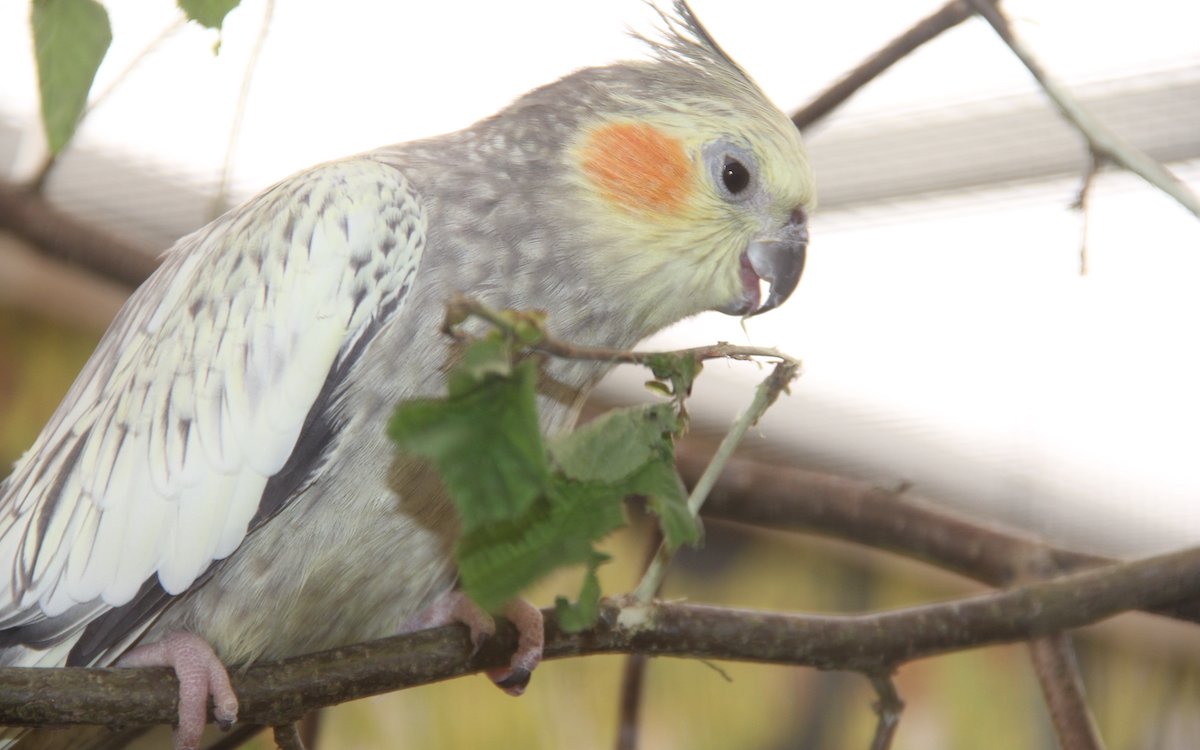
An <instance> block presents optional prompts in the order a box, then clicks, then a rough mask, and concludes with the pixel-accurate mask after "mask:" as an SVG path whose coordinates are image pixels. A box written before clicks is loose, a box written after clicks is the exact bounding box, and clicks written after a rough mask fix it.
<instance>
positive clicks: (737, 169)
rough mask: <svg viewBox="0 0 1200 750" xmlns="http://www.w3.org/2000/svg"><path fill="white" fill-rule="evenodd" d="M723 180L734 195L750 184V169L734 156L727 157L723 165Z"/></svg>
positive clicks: (726, 187)
mask: <svg viewBox="0 0 1200 750" xmlns="http://www.w3.org/2000/svg"><path fill="white" fill-rule="evenodd" d="M721 182H723V183H724V184H725V189H726V190H728V191H729V192H730V194H732V195H737V194H738V193H740V192H742V191H743V190H745V189H746V187H747V186H749V185H750V170H749V169H746V165H745V164H742V163H741V162H740V161H738V160H737V159H734V158H733V157H732V156H727V157H725V165H724V166H723V167H721Z"/></svg>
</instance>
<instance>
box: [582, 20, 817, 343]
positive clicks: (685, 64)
mask: <svg viewBox="0 0 1200 750" xmlns="http://www.w3.org/2000/svg"><path fill="white" fill-rule="evenodd" d="M663 18H664V20H665V22H666V29H665V30H664V31H665V33H664V34H663V39H661V40H654V41H650V42H649V43H650V45H651V47H652V49H653V50H654V51H655V53H656V57H657V59H656V60H653V61H649V62H645V63H626V64H622V65H618V66H613V67H610V68H602V69H597V71H596V73H595V74H594V75H593V77H592V79H591V80H590V81H589V82H588V85H589V86H590V87H591V88H592V90H593V91H600V92H603V96H602V99H603V101H604V105H602V106H597V107H595V108H593V109H592V110H590V112H591V114H590V115H589V116H587V117H585V118H583V119H582V122H581V126H580V127H579V128H578V130H577V133H576V136H575V138H574V141H573V143H572V145H571V147H570V149H569V157H568V159H569V161H570V163H571V172H572V174H573V180H572V181H573V182H574V183H575V186H576V188H577V189H578V190H579V191H580V194H581V195H582V199H583V205H584V206H585V207H584V208H583V209H582V210H583V211H584V212H586V214H587V216H588V219H587V221H586V226H588V227H589V231H590V232H594V233H595V238H596V241H597V242H598V243H599V244H601V245H602V246H603V247H605V248H606V250H607V251H606V252H605V253H604V256H605V257H604V258H603V261H602V262H604V263H605V264H606V265H607V267H608V269H609V271H608V272H609V273H615V274H617V275H618V276H619V277H620V278H619V279H618V283H623V284H625V285H626V286H625V288H626V290H627V292H626V293H632V294H635V295H641V296H642V299H639V300H638V303H635V304H636V306H637V307H638V308H640V309H642V310H647V311H649V310H654V313H653V314H654V315H655V317H658V316H660V315H661V316H663V317H664V320H663V321H661V322H663V323H666V322H670V321H671V320H677V319H679V318H683V317H686V316H688V315H691V314H695V313H697V312H700V311H702V310H709V309H712V310H719V311H721V312H725V313H729V314H732V315H742V316H749V315H756V314H758V313H761V312H766V311H767V310H770V309H773V308H775V307H777V306H779V305H780V304H782V303H783V301H784V300H786V299H787V298H788V296H789V295H790V294H791V293H792V291H793V290H794V289H795V288H796V284H797V283H798V281H799V279H800V273H801V271H802V270H803V267H804V259H805V250H806V247H807V244H808V226H807V218H808V212H809V211H810V210H811V208H812V207H813V204H814V201H815V191H814V184H813V175H812V171H811V169H810V167H809V164H808V159H807V156H806V154H805V151H804V147H803V145H802V144H801V141H800V134H799V132H798V131H797V129H796V127H795V126H794V125H793V124H792V122H791V121H790V120H789V119H788V118H787V117H786V116H785V115H784V114H783V113H782V112H780V111H779V110H778V109H777V108H776V107H775V106H773V105H772V104H771V103H770V102H769V101H768V100H767V99H766V97H765V96H764V95H763V93H762V92H761V91H760V90H759V89H758V87H757V86H756V85H755V84H754V83H753V82H752V81H751V80H750V79H749V77H748V76H747V75H746V74H745V73H744V72H743V71H742V70H741V68H739V67H738V66H737V65H736V64H735V63H733V61H732V60H730V59H729V57H728V56H726V55H725V53H724V52H723V51H721V49H720V47H718V46H717V45H716V43H715V42H714V41H713V40H712V38H711V37H710V36H709V35H708V33H707V32H706V31H705V30H704V28H703V27H702V26H701V25H700V24H699V22H698V21H697V20H696V19H695V17H694V16H693V15H692V13H691V11H690V10H689V9H688V8H687V6H686V4H684V3H676V5H675V13H674V14H665V13H664V14H663ZM613 253H616V254H617V255H618V256H619V257H616V258H614V257H613ZM764 283H765V285H769V290H767V289H764ZM648 314H649V313H648ZM658 322H659V321H654V322H653V323H658Z"/></svg>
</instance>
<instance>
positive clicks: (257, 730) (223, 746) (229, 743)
mask: <svg viewBox="0 0 1200 750" xmlns="http://www.w3.org/2000/svg"><path fill="white" fill-rule="evenodd" d="M264 729H266V727H264V726H260V725H258V724H239V725H238V726H236V727H234V728H233V729H231V730H229V732H228V733H227V734H225V735H224V736H222V737H221V739H219V740H217V741H216V742H214V743H212V744H211V745H209V746H208V747H207V748H205V750H237V748H239V747H241V746H242V745H245V744H246V743H247V742H249V741H250V740H252V739H254V738H255V737H257V736H258V735H259V734H261V733H262V731H263V730H264Z"/></svg>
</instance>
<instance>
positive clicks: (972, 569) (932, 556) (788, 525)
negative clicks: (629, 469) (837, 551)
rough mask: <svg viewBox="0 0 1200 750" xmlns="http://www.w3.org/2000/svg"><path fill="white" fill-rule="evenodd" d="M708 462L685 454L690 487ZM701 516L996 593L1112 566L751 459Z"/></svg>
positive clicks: (1192, 606) (852, 484) (1178, 604)
mask: <svg viewBox="0 0 1200 750" xmlns="http://www.w3.org/2000/svg"><path fill="white" fill-rule="evenodd" d="M706 454H707V451H705V450H703V449H700V448H698V447H697V446H696V445H695V443H689V442H687V441H685V442H684V443H683V444H682V445H681V446H680V450H679V451H678V453H677V464H678V466H679V470H680V473H681V474H682V475H683V478H684V480H685V481H687V482H692V481H694V480H695V478H696V477H698V476H699V474H700V472H701V471H703V470H704V466H706V465H707V457H706ZM751 498H752V499H751ZM702 515H704V516H705V517H707V518H719V519H722V520H726V521H736V522H739V523H747V524H752V525H755V526H761V527H764V528H770V529H782V530H789V531H799V532H806V533H812V534H819V535H821V536H828V537H833V538H836V539H842V540H844V541H848V542H855V543H858V544H863V545H867V546H870V547H874V548H876V549H882V550H886V551H889V552H894V553H896V554H899V555H904V556H905V557H911V558H915V559H917V560H921V561H923V562H927V563H929V564H931V565H935V566H937V567H939V568H942V569H944V570H949V571H951V572H954V573H958V574H959V575H962V576H966V577H967V578H972V579H975V580H977V581H981V582H983V583H987V584H990V585H992V586H997V587H1003V586H1008V585H1010V584H1012V583H1013V582H1014V581H1016V580H1017V579H1019V578H1021V577H1022V576H1024V575H1027V574H1028V571H1029V570H1031V569H1037V570H1041V571H1044V575H1052V574H1055V573H1063V572H1069V571H1077V570H1082V569H1086V568H1092V567H1095V566H1099V565H1105V564H1109V563H1112V562H1114V561H1113V560H1111V559H1110V558H1105V557H1101V556H1099V555H1089V554H1084V553H1081V552H1072V551H1070V550H1066V549H1062V548H1060V547H1054V546H1052V545H1049V544H1046V543H1045V542H1042V541H1038V540H1036V539H1034V538H1032V537H1029V536H1025V535H1022V534H1019V533H1017V532H1013V531H1008V530H1004V529H1001V528H998V527H994V526H988V525H984V524H981V523H977V522H973V521H969V520H967V519H965V518H963V517H961V516H958V515H955V514H952V513H949V512H947V511H945V510H940V509H938V508H935V507H933V506H931V505H928V504H926V503H922V502H919V501H916V500H913V499H911V498H910V497H909V496H908V495H907V493H906V491H905V490H904V489H899V490H889V489H884V488H881V487H877V486H875V485H872V484H870V483H868V482H863V481H860V480H856V479H850V478H847V477H839V476H834V475H831V474H824V473H820V472H813V471H805V470H803V469H796V468H792V467H789V466H781V465H775V464H764V463H760V462H756V461H751V460H747V459H737V458H735V459H734V460H732V461H730V462H729V464H728V465H727V466H726V469H725V472H724V474H722V475H721V478H720V480H719V481H718V482H717V484H716V486H715V487H714V488H713V491H712V493H711V494H710V496H709V499H708V502H707V504H706V505H705V506H704V512H703V514H702ZM1034 562H1036V563H1037V564H1036V565H1033V563H1034ZM1150 611H1152V612H1154V613H1155V614H1160V615H1165V616H1167V617H1173V618H1175V619H1178V620H1185V621H1188V622H1194V623H1200V602H1197V601H1194V600H1192V601H1185V600H1176V601H1174V602H1169V601H1162V602H1159V603H1157V604H1156V605H1155V606H1153V607H1151V608H1150Z"/></svg>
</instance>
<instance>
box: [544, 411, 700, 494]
mask: <svg viewBox="0 0 1200 750" xmlns="http://www.w3.org/2000/svg"><path fill="white" fill-rule="evenodd" d="M677 424H678V423H677V420H676V417H675V413H674V411H673V410H672V409H671V406H670V404H654V405H650V406H632V407H628V408H624V409H614V410H612V411H610V412H607V413H605V414H603V415H601V416H599V417H597V418H595V419H593V420H592V421H591V422H588V423H587V424H585V425H583V426H582V427H580V428H578V429H576V430H575V431H574V432H571V433H569V434H567V435H562V436H559V437H557V438H556V439H554V440H552V441H551V442H550V443H549V445H548V447H549V449H550V456H551V458H552V459H553V460H554V463H555V465H556V466H557V467H558V469H559V470H560V471H562V473H563V474H565V475H566V476H568V477H570V478H572V479H577V480H580V481H600V482H619V481H621V480H622V479H625V478H626V477H628V476H630V475H631V474H633V473H634V472H636V471H638V470H639V469H641V468H642V466H644V465H645V464H646V463H647V462H648V461H651V460H653V459H654V458H655V457H656V456H659V455H661V454H662V453H663V452H664V451H667V452H669V451H670V450H671V437H670V436H671V433H672V432H673V431H674V430H675V428H676V426H677Z"/></svg>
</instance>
